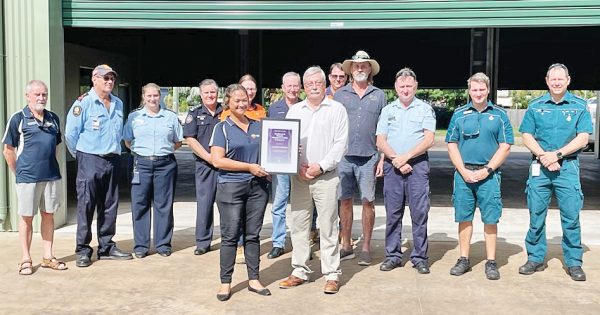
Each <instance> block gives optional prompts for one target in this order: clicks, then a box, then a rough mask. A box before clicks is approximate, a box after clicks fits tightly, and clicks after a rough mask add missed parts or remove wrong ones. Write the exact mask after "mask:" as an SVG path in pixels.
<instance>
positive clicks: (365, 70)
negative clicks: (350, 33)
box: [334, 51, 386, 266]
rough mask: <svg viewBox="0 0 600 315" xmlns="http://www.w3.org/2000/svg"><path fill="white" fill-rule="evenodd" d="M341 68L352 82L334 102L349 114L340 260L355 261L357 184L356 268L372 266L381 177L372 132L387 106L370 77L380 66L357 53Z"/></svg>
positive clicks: (342, 170) (342, 174)
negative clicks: (357, 234) (355, 229)
mask: <svg viewBox="0 0 600 315" xmlns="http://www.w3.org/2000/svg"><path fill="white" fill-rule="evenodd" d="M342 68H343V69H344V72H346V73H347V74H348V75H350V76H351V78H352V79H351V82H350V83H348V84H347V85H345V86H344V87H342V88H341V89H339V91H337V92H336V93H335V96H334V100H336V101H338V102H340V103H342V104H344V107H346V111H347V112H348V120H349V124H350V131H349V135H348V152H346V155H345V156H344V158H343V159H342V161H341V162H340V167H339V173H340V180H341V195H340V219H341V221H342V222H341V225H342V232H341V235H342V249H341V250H340V259H341V260H346V259H352V258H354V257H355V255H354V249H353V248H352V243H351V242H352V221H353V208H354V207H353V201H354V188H355V187H356V185H357V184H358V187H359V191H360V195H361V201H362V231H363V237H364V240H363V243H362V250H361V252H360V256H359V259H358V264H359V265H361V266H368V265H370V264H371V261H372V259H371V235H372V234H373V224H374V223H375V206H374V204H373V201H374V200H375V183H376V182H377V179H376V177H379V176H382V175H383V159H380V157H379V152H377V146H376V143H375V142H376V140H375V131H376V129H377V120H378V119H379V114H381V110H382V109H383V107H384V106H385V105H386V98H385V93H384V92H383V91H382V90H380V89H378V88H376V87H375V86H373V84H372V83H373V77H374V76H375V75H377V73H379V63H377V61H376V60H374V59H371V58H370V57H369V55H368V54H367V53H366V52H364V51H358V52H356V54H355V55H354V56H352V58H351V59H347V60H345V61H344V63H343V65H342Z"/></svg>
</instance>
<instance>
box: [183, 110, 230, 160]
mask: <svg viewBox="0 0 600 315" xmlns="http://www.w3.org/2000/svg"><path fill="white" fill-rule="evenodd" d="M222 112H223V107H221V105H220V104H217V107H216V108H215V114H214V115H211V114H210V112H209V111H208V109H207V108H206V106H204V105H198V106H194V107H192V108H190V112H189V113H188V115H187V116H186V118H185V125H184V126H183V136H184V137H186V138H187V137H192V138H194V139H196V140H198V142H199V143H200V145H201V146H202V147H203V148H204V150H206V152H209V153H210V146H209V143H210V137H211V136H212V133H213V129H214V128H215V126H216V125H217V124H218V123H219V122H220V120H219V116H221V113H222ZM194 156H195V157H196V159H197V160H202V159H201V158H200V157H199V156H197V155H195V154H194Z"/></svg>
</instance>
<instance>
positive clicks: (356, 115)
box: [333, 83, 386, 157]
mask: <svg viewBox="0 0 600 315" xmlns="http://www.w3.org/2000/svg"><path fill="white" fill-rule="evenodd" d="M333 99H334V100H336V101H338V102H340V103H342V104H343V105H344V107H345V108H346V111H347V112H348V122H349V124H348V152H347V153H346V155H348V156H365V157H366V156H372V155H374V154H376V153H377V146H376V140H375V139H376V138H375V131H376V130H377V121H379V115H380V114H381V110H382V109H383V108H384V107H385V105H386V99H385V93H384V92H383V91H382V90H380V89H379V88H377V87H374V86H373V85H369V87H368V88H367V91H366V92H365V95H363V97H362V98H360V97H359V96H358V94H356V92H355V91H354V89H352V83H348V84H346V85H345V86H343V87H342V88H340V89H339V90H338V91H336V92H335V95H334V96H333Z"/></svg>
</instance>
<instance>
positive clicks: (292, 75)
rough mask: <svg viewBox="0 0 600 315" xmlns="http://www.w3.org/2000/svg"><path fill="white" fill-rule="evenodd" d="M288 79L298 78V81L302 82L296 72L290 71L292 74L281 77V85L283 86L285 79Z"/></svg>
mask: <svg viewBox="0 0 600 315" xmlns="http://www.w3.org/2000/svg"><path fill="white" fill-rule="evenodd" d="M287 77H296V78H298V81H300V75H299V74H297V73H296V72H294V71H290V72H286V73H285V74H284V75H283V76H282V77H281V84H283V81H285V78H287Z"/></svg>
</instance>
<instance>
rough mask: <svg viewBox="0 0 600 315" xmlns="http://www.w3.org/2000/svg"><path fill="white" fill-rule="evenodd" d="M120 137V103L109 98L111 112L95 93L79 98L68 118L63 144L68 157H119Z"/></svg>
mask: <svg viewBox="0 0 600 315" xmlns="http://www.w3.org/2000/svg"><path fill="white" fill-rule="evenodd" d="M122 137H123V102H121V100H120V99H119V98H118V97H116V96H114V95H112V94H110V110H106V107H105V106H104V103H102V101H101V100H100V99H99V98H98V95H96V92H94V89H91V90H90V91H89V92H88V93H87V94H85V95H84V96H83V97H80V98H78V99H77V100H75V102H74V103H73V106H71V109H70V110H69V113H68V114H67V124H66V126H65V140H66V142H67V148H68V149H69V152H71V155H73V156H75V155H76V151H81V152H85V153H89V154H111V153H114V154H121V138H122Z"/></svg>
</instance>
